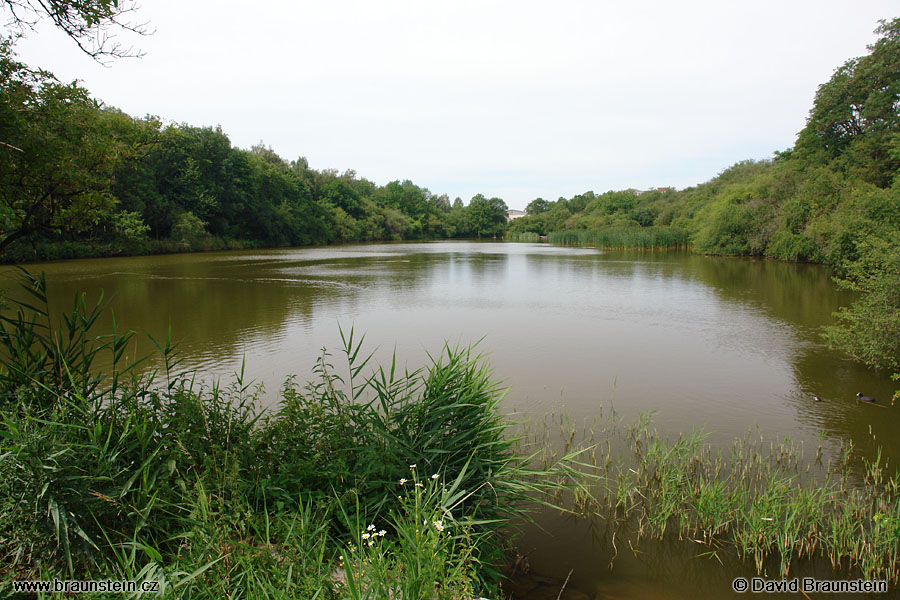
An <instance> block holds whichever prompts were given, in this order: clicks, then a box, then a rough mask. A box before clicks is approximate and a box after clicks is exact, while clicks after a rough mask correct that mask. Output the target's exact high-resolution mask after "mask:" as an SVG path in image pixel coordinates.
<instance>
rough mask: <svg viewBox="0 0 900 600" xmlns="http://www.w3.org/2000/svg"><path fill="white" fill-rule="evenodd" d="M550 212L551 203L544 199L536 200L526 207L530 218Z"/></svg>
mask: <svg viewBox="0 0 900 600" xmlns="http://www.w3.org/2000/svg"><path fill="white" fill-rule="evenodd" d="M548 210H550V203H549V202H547V201H546V200H544V199H543V198H535V199H534V200H532V201H531V202H529V203H528V206H526V207H525V212H527V213H528V216H532V217H533V216H534V215H539V214H541V213H544V212H547V211H548Z"/></svg>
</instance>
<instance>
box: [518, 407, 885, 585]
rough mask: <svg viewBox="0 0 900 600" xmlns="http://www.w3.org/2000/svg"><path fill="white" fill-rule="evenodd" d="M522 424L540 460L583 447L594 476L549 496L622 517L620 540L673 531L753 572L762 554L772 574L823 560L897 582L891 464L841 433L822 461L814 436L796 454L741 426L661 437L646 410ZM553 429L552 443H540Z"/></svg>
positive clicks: (595, 513)
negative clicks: (715, 436) (810, 451)
mask: <svg viewBox="0 0 900 600" xmlns="http://www.w3.org/2000/svg"><path fill="white" fill-rule="evenodd" d="M524 434H525V435H524V437H525V438H526V439H529V440H531V441H532V443H534V442H539V443H537V445H536V446H534V447H537V448H543V449H544V450H541V456H542V460H543V461H544V462H545V463H547V464H550V463H552V462H553V461H555V460H556V454H557V453H558V452H564V453H571V452H573V451H575V450H577V449H578V448H579V447H583V448H584V451H583V452H582V454H581V455H580V456H581V457H583V458H584V460H583V461H581V462H580V463H579V464H580V469H581V470H582V471H583V472H584V473H588V474H590V476H591V478H592V479H591V481H594V482H596V485H593V486H590V487H583V486H574V487H573V486H569V487H568V488H566V491H565V492H562V491H558V492H556V493H557V496H556V497H555V500H556V501H557V502H563V497H562V495H563V494H564V493H565V494H568V500H567V501H568V505H569V506H570V508H571V509H572V510H573V511H574V512H576V513H578V514H580V515H581V516H582V517H584V518H600V519H603V520H606V521H607V522H608V523H610V524H612V525H613V527H614V528H617V527H622V528H623V529H624V530H625V531H626V535H627V534H628V532H630V534H631V537H632V538H633V539H630V540H629V544H633V546H632V548H637V547H639V544H640V543H641V542H642V541H651V540H661V539H663V537H664V536H675V537H677V538H678V539H680V540H692V541H693V542H694V543H696V544H697V545H698V546H699V550H700V551H699V554H701V555H703V556H708V557H711V558H717V559H719V560H720V561H721V560H722V559H724V558H725V557H726V556H729V554H730V555H731V556H734V555H736V556H737V558H739V559H740V560H747V561H752V564H754V565H755V567H756V569H757V571H758V572H759V573H760V574H762V573H763V572H764V571H765V569H766V566H767V565H769V564H770V562H771V561H772V560H773V559H774V560H776V561H777V564H778V569H779V571H780V575H781V576H783V577H786V576H787V575H789V574H790V573H791V571H792V569H796V568H797V567H798V566H799V565H800V564H801V563H802V562H803V561H824V562H826V563H827V564H829V565H830V566H831V568H832V569H833V570H834V571H835V573H836V574H837V575H840V574H843V576H845V577H849V576H851V575H861V576H863V577H864V578H866V579H883V580H887V581H889V582H891V583H893V584H896V583H898V581H900V474H898V473H896V472H895V470H893V469H889V468H888V467H887V466H886V464H885V462H884V461H883V460H882V458H881V455H880V454H879V455H878V456H877V457H876V458H875V459H874V460H865V459H861V458H859V457H856V456H855V455H854V452H853V445H852V443H850V442H847V443H842V444H841V447H840V450H839V451H838V455H837V456H835V457H833V458H831V459H828V460H823V454H822V448H821V446H819V447H818V448H817V451H816V456H815V457H814V458H812V459H807V458H806V457H805V456H804V452H803V448H802V447H798V446H797V445H795V444H794V443H792V442H791V440H790V439H784V440H780V441H775V440H771V439H766V438H765V437H764V436H762V435H759V434H755V435H751V434H750V433H748V434H747V435H746V436H744V437H742V438H739V439H736V440H735V441H734V443H733V446H732V447H731V448H730V449H728V450H727V451H726V450H721V449H714V448H712V447H711V445H710V444H708V443H706V442H705V436H704V435H703V434H701V433H689V434H683V435H680V436H679V437H678V438H677V439H675V440H667V439H664V438H663V437H662V436H661V435H660V434H659V432H658V431H657V430H656V429H655V428H653V427H652V424H651V422H650V420H649V419H648V418H646V417H643V416H642V417H641V418H639V419H638V420H637V421H636V422H634V423H632V424H630V425H625V424H624V423H623V422H622V421H621V420H620V419H617V418H616V417H615V413H614V412H613V413H611V414H610V415H608V416H607V417H606V418H600V419H598V420H595V421H594V422H593V423H592V424H591V425H590V426H588V425H587V424H583V425H582V426H581V427H577V426H575V425H573V424H572V423H571V422H570V421H569V420H568V419H567V418H566V417H565V416H563V415H562V414H557V413H554V414H552V415H551V416H550V417H549V419H545V420H544V421H543V422H542V423H540V424H538V425H530V426H528V427H526V431H525V432H524ZM553 440H556V447H557V448H558V450H557V451H556V452H553V451H550V450H546V449H547V448H550V447H552V446H553V445H554V442H553ZM569 479H570V480H575V479H577V477H576V476H572V475H569ZM582 481H587V480H582ZM620 539H621V538H620ZM651 543H652V542H651Z"/></svg>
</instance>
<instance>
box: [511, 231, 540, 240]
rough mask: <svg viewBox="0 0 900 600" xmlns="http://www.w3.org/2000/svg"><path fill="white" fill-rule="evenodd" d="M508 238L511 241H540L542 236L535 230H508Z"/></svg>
mask: <svg viewBox="0 0 900 600" xmlns="http://www.w3.org/2000/svg"><path fill="white" fill-rule="evenodd" d="M506 239H507V240H509V241H511V242H539V241H541V236H540V235H539V234H537V233H535V232H533V231H507V232H506Z"/></svg>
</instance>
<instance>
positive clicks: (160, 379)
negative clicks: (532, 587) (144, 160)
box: [0, 274, 556, 600]
mask: <svg viewBox="0 0 900 600" xmlns="http://www.w3.org/2000/svg"><path fill="white" fill-rule="evenodd" d="M23 277H24V286H25V288H26V290H27V294H28V296H29V298H30V300H28V301H14V302H12V303H11V305H12V309H11V311H7V313H6V314H4V315H2V316H0V356H2V359H0V360H2V368H0V403H2V404H0V408H2V421H0V565H3V566H2V567H0V577H2V580H4V581H5V583H6V584H7V585H8V584H9V582H10V581H9V580H11V579H49V578H54V577H59V578H62V579H105V578H107V577H109V578H113V579H118V578H124V579H132V580H146V581H156V582H159V583H160V584H161V585H162V587H163V588H164V589H165V590H167V592H168V593H170V594H172V595H174V596H177V597H191V598H193V597H200V598H203V597H210V598H212V597H216V598H219V597H225V596H234V595H240V596H242V597H267V598H268V597H286V598H287V597H290V598H294V597H296V598H361V597H372V596H371V593H373V592H372V590H373V589H375V588H373V587H372V585H371V583H369V582H371V581H374V580H373V579H372V577H373V576H374V575H373V574H374V573H377V572H379V571H378V570H379V569H381V571H382V572H387V571H390V572H392V573H394V574H396V573H397V572H398V571H397V569H401V570H402V571H403V572H404V573H405V575H404V577H403V578H402V579H403V584H402V585H400V587H397V588H396V589H395V592H396V593H397V594H396V595H394V596H393V597H395V598H397V599H398V600H400V599H402V598H408V599H410V600H412V599H413V598H415V599H416V600H419V599H421V598H432V597H433V598H457V597H459V598H461V597H463V596H466V595H469V596H467V597H470V596H471V594H473V593H484V594H496V592H497V584H498V580H499V566H500V562H501V560H502V559H503V555H502V551H503V550H504V549H505V548H506V547H507V544H506V540H505V538H503V537H502V536H501V535H499V532H500V530H501V529H502V528H503V527H504V526H505V525H506V524H507V523H508V522H509V519H510V518H511V517H512V516H514V515H517V514H521V511H522V510H523V506H524V504H525V502H526V501H527V499H528V498H529V497H532V496H533V495H534V494H535V493H537V492H538V491H540V490H541V489H542V488H543V487H546V485H556V484H555V483H551V484H545V483H541V481H542V480H544V481H546V480H547V476H548V474H549V473H548V472H546V471H541V470H537V469H535V468H532V467H531V466H530V464H529V463H530V457H521V456H519V455H517V454H516V452H515V439H514V438H513V437H510V436H508V435H506V433H507V432H506V430H507V426H508V424H507V422H506V421H505V419H504V418H503V417H502V416H501V415H500V413H499V410H498V408H499V407H498V403H499V401H500V398H501V396H502V391H501V389H500V388H499V387H498V385H497V383H496V382H495V381H494V380H493V378H492V376H491V372H490V370H489V368H488V367H487V366H486V364H485V362H484V360H483V359H482V357H481V356H479V355H477V354H476V353H475V352H474V351H473V350H472V349H469V348H452V347H449V346H447V347H445V348H443V350H442V351H441V353H440V354H438V355H435V356H434V357H432V360H431V364H430V365H429V366H428V367H427V368H424V369H420V370H416V371H413V372H408V371H402V372H400V371H398V369H397V368H396V360H395V361H394V362H393V363H392V364H391V365H389V366H384V367H382V366H375V365H372V364H371V360H370V359H371V355H366V354H365V353H364V352H363V339H361V338H358V337H357V336H355V334H354V332H353V331H352V330H351V331H350V332H349V333H348V334H347V335H344V333H343V332H342V333H341V339H342V347H341V349H340V351H339V352H338V353H337V354H336V355H331V354H329V353H326V352H323V354H322V356H321V358H320V359H319V361H318V363H317V365H316V366H315V368H314V370H313V375H314V377H313V380H312V382H311V383H309V384H307V385H306V386H300V385H299V384H297V382H296V379H295V378H290V379H289V380H288V381H287V382H286V383H285V386H284V388H283V389H282V393H281V402H280V405H279V406H278V408H277V409H276V410H274V411H271V412H264V411H262V410H261V409H260V407H259V402H258V399H259V398H258V396H259V389H257V388H254V387H253V386H251V385H249V384H247V383H246V382H245V381H244V380H243V377H242V375H241V374H236V376H235V378H234V380H233V381H232V382H231V383H228V384H225V385H220V384H215V385H212V386H210V387H203V386H196V385H195V384H194V376H193V375H194V374H192V373H189V372H182V371H180V370H179V366H178V359H177V354H176V352H175V348H174V347H173V346H172V344H171V343H170V341H168V340H167V341H165V342H164V343H158V344H157V347H158V348H159V350H160V352H161V353H162V355H163V359H164V361H163V362H164V367H163V369H162V370H161V371H159V372H155V373H151V374H150V375H146V376H142V375H139V374H138V371H137V369H136V365H135V364H133V363H132V364H124V362H123V359H122V357H123V356H124V355H125V346H126V344H127V342H128V340H129V338H130V334H127V335H120V334H118V333H113V334H111V335H102V334H96V333H95V332H94V329H95V324H96V322H97V321H98V316H99V315H100V314H101V313H102V311H103V310H105V307H104V305H103V304H102V301H101V302H98V303H97V304H96V305H93V306H89V305H87V304H86V302H85V301H84V299H83V298H79V299H77V300H76V301H75V303H74V304H73V307H72V310H71V311H70V312H68V313H66V314H65V315H64V316H63V317H62V319H61V320H60V322H59V323H55V322H53V320H52V319H51V316H50V312H49V309H48V307H47V301H46V293H45V289H46V283H45V281H44V280H43V278H42V277H32V276H30V275H28V274H24V275H23ZM104 352H109V353H112V356H113V361H112V363H113V367H112V369H111V370H110V372H108V373H100V372H98V370H97V369H96V368H95V367H94V359H95V358H96V357H97V356H99V355H100V353H104ZM335 365H337V366H335ZM419 474H423V475H422V476H420V475H419ZM424 474H427V477H426V475H424ZM432 476H435V477H434V478H432ZM426 491H427V493H426ZM420 520H421V523H420ZM426 522H427V523H430V525H429V527H428V528H426V527H425V525H424V524H423V523H426ZM370 523H379V527H382V528H384V531H385V536H383V537H384V539H383V540H381V541H383V543H382V544H381V545H380V546H379V547H380V548H381V549H382V558H381V559H380V560H381V562H380V563H378V562H375V563H373V562H372V560H371V559H372V557H369V559H368V561H367V562H366V561H360V560H357V561H356V562H353V561H352V559H351V557H350V554H348V551H347V548H348V544H351V543H352V544H355V546H356V547H357V548H361V549H365V548H368V546H363V545H361V544H360V541H359V537H358V536H359V535H360V531H361V530H362V529H364V528H365V526H366V524H370ZM436 523H438V524H440V527H438V526H437V525H435V524H436ZM441 528H444V530H443V531H441V530H440V529H441ZM426 533H427V536H426V537H422V536H423V535H425V534H426ZM379 539H381V538H379ZM339 555H344V556H347V557H348V563H352V565H353V568H352V569H351V570H349V571H346V580H345V581H342V580H341V578H340V577H338V576H337V572H338V570H339V569H338V565H339V560H338V556H339ZM373 569H374V570H373ZM414 574H415V575H414ZM413 575H414V576H413ZM354 577H355V578H356V579H354ZM361 578H362V580H366V581H367V583H365V584H364V585H363V584H360V583H359V582H360V581H361ZM435 578H437V579H435ZM411 581H417V582H419V583H418V584H416V586H418V587H416V586H413V585H412V583H409V582H411ZM436 581H437V584H436V583H435V582H436ZM408 583H409V585H407V584H408ZM0 585H2V584H0ZM392 585H393V584H392ZM398 585H399V584H398ZM0 589H2V587H0ZM367 595H368V596H367Z"/></svg>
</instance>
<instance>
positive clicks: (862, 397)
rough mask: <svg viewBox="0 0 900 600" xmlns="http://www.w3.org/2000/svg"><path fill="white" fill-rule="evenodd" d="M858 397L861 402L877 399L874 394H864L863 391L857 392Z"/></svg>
mask: <svg viewBox="0 0 900 600" xmlns="http://www.w3.org/2000/svg"><path fill="white" fill-rule="evenodd" d="M856 398H857V399H858V400H859V401H860V402H875V401H876V400H875V398H873V397H872V396H863V395H862V392H857V393H856Z"/></svg>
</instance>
